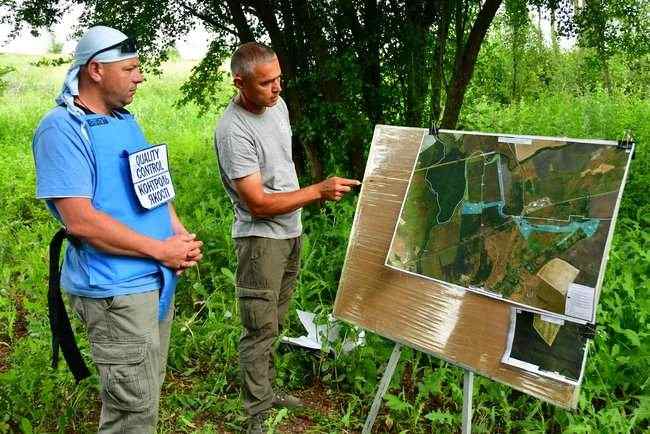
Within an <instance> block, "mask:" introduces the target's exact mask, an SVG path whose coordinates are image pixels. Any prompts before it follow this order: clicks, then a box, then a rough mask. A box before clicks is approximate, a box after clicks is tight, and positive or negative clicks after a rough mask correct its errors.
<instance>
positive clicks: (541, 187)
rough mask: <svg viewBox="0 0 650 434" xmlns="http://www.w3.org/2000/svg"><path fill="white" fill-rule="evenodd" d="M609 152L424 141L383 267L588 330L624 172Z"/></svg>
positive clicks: (549, 144) (624, 157)
mask: <svg viewBox="0 0 650 434" xmlns="http://www.w3.org/2000/svg"><path fill="white" fill-rule="evenodd" d="M616 145H617V143H616V142H611V141H603V140H576V139H566V138H550V137H534V136H506V135H496V134H486V133H475V132H471V133H470V132H460V131H445V132H441V133H439V134H438V136H437V137H434V136H426V137H425V138H424V139H423V141H422V144H421V147H420V150H419V152H418V157H417V161H416V164H415V166H414V169H413V172H412V176H411V179H410V183H409V189H408V192H407V194H406V197H405V199H404V202H403V206H402V208H401V212H400V216H399V219H398V222H397V224H396V229H395V234H394V237H393V240H392V244H391V248H390V251H389V254H388V256H387V261H386V265H388V266H391V267H394V268H397V269H399V270H402V271H406V272H409V273H414V274H416V275H419V276H422V277H424V278H429V279H434V280H436V281H439V282H442V283H448V284H452V285H457V286H460V287H462V288H464V289H468V290H471V291H477V292H480V293H483V294H485V295H488V296H492V297H498V298H502V299H505V300H508V301H511V302H513V303H514V304H517V305H520V306H523V307H526V308H529V309H535V310H538V311H541V312H544V313H551V314H557V315H560V316H562V317H565V318H567V319H572V320H576V319H578V320H582V321H587V322H593V321H594V319H595V306H596V303H597V300H598V294H599V292H600V285H601V283H602V277H603V271H604V268H605V263H606V258H607V254H606V253H607V250H608V244H609V240H610V238H611V234H612V232H613V221H614V218H615V216H616V211H617V209H618V202H619V198H620V196H621V192H622V186H623V184H624V179H625V175H626V173H627V167H628V164H629V160H630V153H629V152H627V151H626V150H624V149H620V148H618V147H617V146H616Z"/></svg>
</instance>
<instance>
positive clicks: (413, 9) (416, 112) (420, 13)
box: [402, 0, 432, 127]
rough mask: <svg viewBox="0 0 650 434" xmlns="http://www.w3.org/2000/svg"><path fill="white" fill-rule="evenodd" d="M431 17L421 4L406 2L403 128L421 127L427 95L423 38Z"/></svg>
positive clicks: (411, 0)
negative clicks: (404, 124)
mask: <svg viewBox="0 0 650 434" xmlns="http://www.w3.org/2000/svg"><path fill="white" fill-rule="evenodd" d="M431 24H432V21H431V17H427V15H426V13H425V2H424V1H422V0H407V2H406V24H405V26H404V29H403V30H402V31H403V38H402V39H403V40H404V41H405V46H404V49H406V50H407V52H406V53H405V54H406V57H405V59H406V62H407V64H406V113H405V116H404V117H405V121H406V125H407V126H410V127H419V126H422V115H423V114H424V102H425V98H426V94H427V87H428V83H427V80H426V79H425V77H427V75H428V74H427V62H426V59H427V55H426V52H427V34H428V31H429V27H430V26H431Z"/></svg>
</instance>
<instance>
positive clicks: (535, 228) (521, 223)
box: [512, 216, 600, 239]
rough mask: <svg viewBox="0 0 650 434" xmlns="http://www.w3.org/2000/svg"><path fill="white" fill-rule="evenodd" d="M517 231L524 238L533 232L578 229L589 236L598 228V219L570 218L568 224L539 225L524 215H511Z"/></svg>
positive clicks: (571, 230) (567, 231) (572, 230)
mask: <svg viewBox="0 0 650 434" xmlns="http://www.w3.org/2000/svg"><path fill="white" fill-rule="evenodd" d="M512 218H513V219H514V221H515V223H517V227H518V228H519V231H520V232H521V234H522V235H523V237H524V238H526V239H528V237H529V236H530V234H532V233H533V232H555V233H574V232H576V231H578V230H581V231H582V232H583V233H584V234H585V235H586V236H588V237H591V236H592V235H593V234H595V233H596V231H597V230H598V225H599V224H600V220H598V219H588V220H581V221H575V220H571V222H570V223H569V224H566V225H563V226H558V225H540V224H534V223H530V222H529V221H528V220H526V218H525V217H521V216H512Z"/></svg>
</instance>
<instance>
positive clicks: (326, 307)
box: [0, 55, 650, 433]
mask: <svg viewBox="0 0 650 434" xmlns="http://www.w3.org/2000/svg"><path fill="white" fill-rule="evenodd" d="M34 60H35V59H34V58H30V57H22V56H7V55H0V64H4V65H10V66H13V67H14V68H15V71H14V72H12V73H10V74H8V75H6V76H5V78H6V79H7V80H8V87H7V90H6V92H5V94H4V95H3V96H2V97H0V104H1V107H2V108H1V109H0V149H1V150H2V152H0V180H1V181H0V199H1V200H2V207H1V208H0V433H1V432H15V431H19V432H20V431H22V432H94V430H95V429H96V423H97V419H98V413H99V402H98V396H97V387H98V381H97V378H96V377H93V378H91V379H89V380H86V381H84V382H83V383H82V384H81V385H78V386H76V385H75V384H74V382H73V380H72V377H71V375H70V374H69V373H68V372H67V371H66V368H65V366H64V363H63V362H61V363H60V366H59V369H58V370H52V369H50V368H49V357H50V340H49V326H48V319H47V308H46V286H47V243H48V241H49V239H50V237H51V235H52V234H53V233H54V231H55V229H56V225H55V223H54V221H53V219H52V218H51V217H50V216H49V214H48V213H47V212H46V210H45V207H44V205H43V204H42V203H39V202H38V201H36V200H35V199H34V198H33V196H34V170H33V162H32V156H31V137H32V134H33V131H34V129H35V127H36V125H37V123H38V120H39V119H40V118H41V117H42V116H43V114H44V113H46V112H47V110H49V109H50V108H51V107H52V105H53V98H54V96H55V95H56V93H57V91H58V89H59V86H60V83H61V81H62V78H63V75H64V73H65V69H66V68H65V67H64V66H62V67H40V68H38V67H35V66H31V65H30V62H32V61H34ZM190 67H191V65H190V64H188V63H182V62H179V63H173V64H168V65H166V66H165V68H164V71H165V72H164V74H163V75H162V76H161V77H151V76H150V77H148V80H147V82H145V83H144V84H143V85H142V86H141V89H140V90H139V91H138V95H137V96H136V102H135V103H134V104H133V105H132V106H130V107H129V108H130V109H131V110H132V111H133V112H134V113H135V114H136V116H137V117H138V118H139V120H140V121H141V123H142V125H143V127H144V130H145V132H146V134H147V136H148V138H149V140H150V141H152V142H165V143H168V144H169V147H170V158H171V165H172V168H173V171H174V176H175V184H176V190H177V192H178V198H177V202H176V204H177V208H178V211H179V214H180V216H181V218H182V220H183V221H184V223H185V225H186V226H187V227H188V228H189V229H190V230H192V231H194V232H196V233H197V234H198V236H199V238H201V239H202V240H204V242H205V258H204V260H203V262H202V263H201V265H200V267H199V268H198V269H197V270H193V271H191V272H189V273H188V275H187V276H186V277H185V278H184V279H183V280H182V281H181V283H180V285H179V288H178V291H177V318H176V320H175V323H174V329H173V337H172V343H171V348H170V354H169V371H168V372H169V376H168V378H167V381H166V383H165V385H164V387H163V395H164V396H163V400H162V403H161V411H160V418H161V419H160V430H161V431H162V432H199V433H212V432H237V431H238V430H239V429H241V427H242V426H243V423H244V419H245V418H244V412H243V408H242V405H241V401H240V399H239V388H238V382H237V350H236V346H237V339H238V336H239V333H240V326H239V319H238V316H237V315H238V314H237V306H236V299H235V297H234V293H233V292H234V291H233V273H234V270H235V258H234V252H233V245H232V240H231V239H230V224H231V222H232V209H231V205H230V202H229V201H228V199H227V197H226V195H225V193H224V191H223V189H222V187H221V185H220V180H219V177H218V172H217V163H216V159H215V156H214V151H213V145H212V133H213V128H214V126H215V123H216V119H217V118H218V109H215V110H214V111H212V112H210V113H207V114H205V115H204V116H199V111H198V109H197V108H196V107H193V106H184V107H181V108H177V107H174V102H175V101H176V100H177V99H178V98H179V96H180V95H179V91H178V89H179V86H180V84H181V83H182V81H183V80H184V78H185V77H187V75H188V73H189V69H190ZM230 94H231V90H230V87H229V86H226V85H224V88H223V101H225V100H226V99H227V98H228V96H229V95H230ZM648 119H650V102H648V101H645V100H642V99H636V98H634V97H623V96H617V97H614V98H608V97H607V96H605V95H602V94H593V95H588V96H580V97H573V96H570V95H565V94H561V95H559V94H551V95H546V96H544V98H543V99H541V100H540V101H536V102H522V103H520V104H517V105H514V106H500V105H498V104H495V103H491V102H489V101H480V102H479V103H477V104H475V105H473V106H472V107H466V109H465V111H464V112H463V117H462V128H464V129H473V130H484V131H499V132H507V133H526V134H544V135H556V136H564V135H565V136H570V137H596V138H610V139H615V138H617V137H618V135H620V133H621V132H622V130H623V129H624V128H632V129H633V130H634V132H635V136H636V137H637V139H638V142H639V143H640V145H639V149H638V150H637V157H636V159H635V160H634V163H633V165H632V169H631V176H630V179H629V182H628V185H627V188H626V192H625V197H624V200H623V204H622V206H621V212H620V218H619V221H618V224H617V228H616V236H615V238H614V243H613V248H612V252H611V256H610V262H609V266H608V270H607V275H606V280H605V285H604V288H603V293H602V297H601V301H600V305H599V310H598V316H597V319H598V322H599V328H598V334H597V337H596V339H595V342H594V343H593V344H592V345H590V356H589V360H588V364H587V371H586V375H585V379H584V383H583V389H582V392H581V395H580V402H579V407H578V410H577V411H576V412H567V411H564V410H561V409H559V408H556V407H553V406H551V405H548V404H545V403H541V402H540V401H538V400H536V399H534V398H531V397H528V396H526V395H523V394H521V393H519V392H516V391H513V390H511V389H510V388H508V387H506V386H503V385H500V384H497V383H495V382H492V381H490V380H488V379H484V378H479V379H477V381H476V383H477V385H476V386H475V387H476V388H475V394H474V407H475V415H474V427H475V431H476V432H554V433H559V432H566V433H591V432H607V433H609V432H616V433H618V432H648V431H649V430H650V428H649V425H648V423H649V421H650V380H649V379H648V373H649V372H650V353H649V351H650V329H649V325H648V324H649V321H648V315H649V313H650V297H649V295H650V294H649V293H648V289H649V288H650V196H649V195H648V193H647V191H648V187H649V186H650V155H649V153H648V149H649V148H648V145H647V141H648V140H650V124H648V122H647V120H648ZM354 206H355V203H354V199H353V198H349V199H346V200H345V201H343V202H342V203H341V204H338V205H337V206H333V205H328V206H326V207H324V208H323V209H321V210H316V209H308V210H306V211H305V213H304V223H305V233H306V241H305V249H304V254H303V258H302V259H303V267H302V273H301V277H300V281H299V285H298V289H297V292H296V295H295V301H294V307H297V308H302V309H308V310H312V311H316V312H318V313H319V314H320V315H321V316H325V315H327V314H328V313H329V312H330V311H331V304H332V302H333V300H334V297H335V294H336V289H337V284H338V279H339V276H340V270H341V266H342V263H343V259H344V255H345V249H346V245H347V239H348V234H349V230H350V225H351V221H352V217H353V214H354ZM75 324H76V326H77V330H81V328H80V326H79V323H77V322H75ZM289 329H290V333H292V334H299V333H301V330H300V327H299V326H298V325H297V320H296V317H295V314H292V316H291V318H290V324H289ZM78 338H79V341H80V343H81V344H82V351H83V352H84V354H85V355H86V356H88V354H89V353H88V346H87V343H86V339H85V336H84V334H83V332H81V331H80V332H78ZM391 347H392V344H391V343H390V342H388V341H386V340H384V339H382V338H380V337H377V336H369V338H368V344H367V346H365V347H364V348H361V349H359V350H358V351H355V352H354V353H352V354H349V355H345V356H339V357H337V358H332V357H330V356H327V355H324V354H314V353H308V352H304V351H301V350H292V349H288V348H285V347H281V348H280V357H279V359H278V381H279V383H280V385H281V386H282V387H284V388H286V389H289V390H293V391H296V393H298V394H302V395H303V396H305V397H308V398H310V400H312V401H313V402H319V403H321V404H320V405H319V406H317V408H316V409H313V410H309V411H307V412H304V413H291V412H289V413H286V412H278V413H274V415H273V423H274V424H275V426H276V427H277V429H278V430H279V431H292V430H293V431H294V432H295V431H297V430H298V428H299V427H305V426H306V427H308V430H310V431H313V432H355V431H360V429H361V426H362V424H363V420H364V417H365V415H366V414H367V412H368V410H369V405H370V402H371V400H372V396H373V394H374V390H375V388H376V386H377V382H378V379H379V377H380V375H381V373H382V371H383V369H384V367H385V363H386V361H387V360H388V356H389V354H390V351H391ZM461 384H462V370H461V369H459V368H456V367H454V366H452V365H449V364H446V363H443V362H439V361H437V360H436V359H434V358H432V357H429V356H426V355H423V354H421V353H417V352H415V351H411V350H405V351H404V352H403V356H402V361H401V363H400V364H399V368H398V371H397V373H396V375H395V376H394V381H393V383H392V385H391V388H390V390H389V395H388V396H387V398H386V400H385V402H384V406H383V408H382V411H381V413H380V416H379V418H378V420H377V422H376V430H377V432H430V431H432V430H435V431H438V432H454V431H457V430H459V426H460V418H459V414H460V410H461V406H462V387H461ZM317 398H318V399H317Z"/></svg>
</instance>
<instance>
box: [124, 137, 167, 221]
mask: <svg viewBox="0 0 650 434" xmlns="http://www.w3.org/2000/svg"><path fill="white" fill-rule="evenodd" d="M129 168H130V169H131V180H132V181H133V188H134V190H135V195H136V196H137V198H138V201H139V202H140V205H142V207H143V208H146V209H153V208H156V207H158V206H160V205H162V204H164V203H167V202H169V201H170V200H172V199H173V198H174V196H176V192H175V191H174V184H173V183H172V177H171V175H170V173H169V164H168V162H167V145H165V144H162V145H157V146H152V147H150V148H146V149H143V150H142V151H138V152H134V153H133V154H129Z"/></svg>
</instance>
